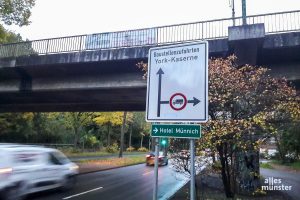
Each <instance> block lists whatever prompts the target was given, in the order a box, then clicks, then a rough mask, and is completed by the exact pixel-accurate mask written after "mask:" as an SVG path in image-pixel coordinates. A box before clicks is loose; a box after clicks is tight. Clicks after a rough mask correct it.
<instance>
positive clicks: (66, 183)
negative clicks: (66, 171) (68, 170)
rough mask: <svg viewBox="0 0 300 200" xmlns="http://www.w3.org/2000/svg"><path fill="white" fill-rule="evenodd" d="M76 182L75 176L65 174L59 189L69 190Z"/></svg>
mask: <svg viewBox="0 0 300 200" xmlns="http://www.w3.org/2000/svg"><path fill="white" fill-rule="evenodd" d="M75 184H76V177H75V176H74V175H73V176H67V177H65V178H64V180H63V183H62V187H61V189H62V190H63V191H67V190H71V189H72V188H73V187H74V186H75Z"/></svg>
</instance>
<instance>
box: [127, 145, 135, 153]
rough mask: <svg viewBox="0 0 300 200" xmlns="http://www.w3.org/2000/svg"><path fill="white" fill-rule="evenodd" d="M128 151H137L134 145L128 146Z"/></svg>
mask: <svg viewBox="0 0 300 200" xmlns="http://www.w3.org/2000/svg"><path fill="white" fill-rule="evenodd" d="M126 151H127V152H133V151H135V148H134V147H131V146H130V147H128V148H127V149H126Z"/></svg>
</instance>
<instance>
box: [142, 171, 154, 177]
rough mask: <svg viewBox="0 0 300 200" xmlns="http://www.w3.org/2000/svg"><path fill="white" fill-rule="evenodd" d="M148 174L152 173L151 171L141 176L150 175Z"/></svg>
mask: <svg viewBox="0 0 300 200" xmlns="http://www.w3.org/2000/svg"><path fill="white" fill-rule="evenodd" d="M150 173H152V171H150V172H146V173H143V174H142V175H143V176H145V175H147V174H150Z"/></svg>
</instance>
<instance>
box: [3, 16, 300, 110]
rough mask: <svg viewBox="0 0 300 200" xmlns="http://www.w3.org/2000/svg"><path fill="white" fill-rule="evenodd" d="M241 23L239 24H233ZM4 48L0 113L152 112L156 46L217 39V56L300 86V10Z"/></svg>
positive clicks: (212, 49) (212, 52)
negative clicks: (147, 76)
mask: <svg viewBox="0 0 300 200" xmlns="http://www.w3.org/2000/svg"><path fill="white" fill-rule="evenodd" d="M233 20H234V21H235V25H236V26H232V24H233ZM241 24H242V19H241V18H235V19H232V18H228V19H220V20H210V21H203V22H194V23H187V24H178V25H171V26H163V27H154V28H148V29H138V30H129V31H120V32H111V33H99V34H90V35H80V36H72V37H62V38H51V39H44V40H36V41H26V42H20V43H14V44H3V45H0V112H20V111H40V112H42V111H117V110H128V111H144V110H145V96H146V80H144V79H143V78H142V76H143V72H142V71H141V70H140V69H138V68H137V66H136V64H137V63H138V62H141V61H144V62H147V58H148V50H149V48H151V47H153V46H158V45H169V44H173V43H181V42H186V41H195V40H202V39H205V40H208V41H209V56H210V57H226V56H228V55H230V54H232V53H235V54H236V55H237V57H238V63H239V64H245V63H247V64H253V65H262V66H267V67H269V68H271V69H272V74H273V75H274V76H285V77H287V78H288V79H289V80H291V81H293V82H294V84H295V85H296V86H297V87H299V85H300V84H299V83H300V81H299V80H300V11H291V12H281V13H272V14H265V15H254V16H248V17H247V24H248V25H246V26H242V25H241Z"/></svg>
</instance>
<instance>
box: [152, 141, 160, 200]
mask: <svg viewBox="0 0 300 200" xmlns="http://www.w3.org/2000/svg"><path fill="white" fill-rule="evenodd" d="M158 140H159V138H155V163H154V188H153V200H157V190H158V186H157V183H158V151H159V141H158Z"/></svg>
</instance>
